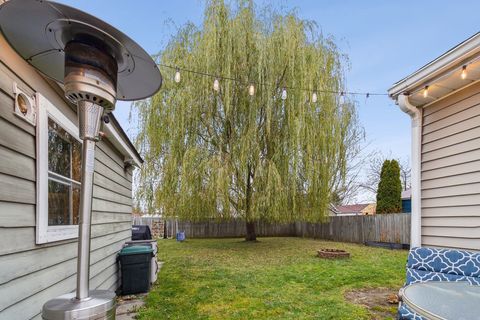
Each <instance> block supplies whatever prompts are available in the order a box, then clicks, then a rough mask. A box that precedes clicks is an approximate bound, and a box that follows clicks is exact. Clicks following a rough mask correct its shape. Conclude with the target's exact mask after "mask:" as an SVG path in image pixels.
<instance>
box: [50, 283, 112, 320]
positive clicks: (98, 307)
mask: <svg viewBox="0 0 480 320" xmlns="http://www.w3.org/2000/svg"><path fill="white" fill-rule="evenodd" d="M116 307H117V305H116V300H115V293H114V292H112V291H107V290H94V291H90V294H89V297H88V298H86V299H85V300H82V301H79V300H77V299H76V298H75V293H74V292H73V293H68V294H64V295H62V296H60V297H57V298H54V299H52V300H50V301H48V302H47V303H45V304H44V305H43V311H42V318H43V319H44V320H73V319H76V320H114V319H115V311H116Z"/></svg>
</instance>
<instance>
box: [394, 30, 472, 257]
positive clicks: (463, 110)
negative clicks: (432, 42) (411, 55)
mask: <svg viewBox="0 0 480 320" xmlns="http://www.w3.org/2000/svg"><path fill="white" fill-rule="evenodd" d="M479 56H480V33H477V34H475V35H474V36H472V37H471V38H469V39H467V40H465V41H464V42H462V43H460V44H459V45H457V46H456V47H454V48H452V49H450V50H449V51H447V52H446V53H444V54H443V55H441V56H440V57H438V58H437V59H435V60H433V61H432V62H430V63H428V64H427V65H425V66H424V67H422V68H420V69H419V70H417V71H415V72H414V73H412V74H411V75H409V76H407V77H406V78H404V79H402V80H400V81H398V82H397V83H395V84H394V85H393V86H392V87H391V88H390V89H389V94H390V96H391V97H392V99H394V100H396V101H397V104H398V105H399V107H400V108H401V110H402V111H404V112H406V113H407V114H409V115H410V116H411V118H412V217H411V219H412V235H411V237H412V239H411V245H412V247H416V246H433V247H451V248H462V249H469V250H477V251H478V250H480V227H479V226H480V82H479V80H480V60H479ZM405 135H408V133H407V132H406V133H405Z"/></svg>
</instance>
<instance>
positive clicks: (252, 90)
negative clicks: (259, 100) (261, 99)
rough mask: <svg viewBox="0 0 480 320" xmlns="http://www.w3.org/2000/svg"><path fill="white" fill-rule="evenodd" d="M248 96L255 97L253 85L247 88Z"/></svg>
mask: <svg viewBox="0 0 480 320" xmlns="http://www.w3.org/2000/svg"><path fill="white" fill-rule="evenodd" d="M248 94H249V95H251V96H253V95H255V86H254V85H253V83H251V84H250V85H249V86H248Z"/></svg>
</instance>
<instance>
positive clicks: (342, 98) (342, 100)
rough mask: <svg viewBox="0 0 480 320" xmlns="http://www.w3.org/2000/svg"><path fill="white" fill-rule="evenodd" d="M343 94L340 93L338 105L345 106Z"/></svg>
mask: <svg viewBox="0 0 480 320" xmlns="http://www.w3.org/2000/svg"><path fill="white" fill-rule="evenodd" d="M344 95H345V92H343V91H342V92H340V99H339V103H340V104H345V96H344Z"/></svg>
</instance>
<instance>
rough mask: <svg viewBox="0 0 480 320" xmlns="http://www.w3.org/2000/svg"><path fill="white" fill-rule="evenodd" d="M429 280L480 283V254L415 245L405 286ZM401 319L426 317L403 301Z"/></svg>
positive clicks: (399, 311) (410, 255) (409, 256)
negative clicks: (416, 246)
mask: <svg viewBox="0 0 480 320" xmlns="http://www.w3.org/2000/svg"><path fill="white" fill-rule="evenodd" d="M427 281H468V282H469V283H470V284H477V285H480V253H473V252H468V251H465V250H455V249H435V248H427V247H418V248H412V249H411V250H410V253H409V254H408V260H407V280H406V283H405V285H409V284H412V283H416V282H427ZM398 318H399V319H411V320H426V319H425V318H423V317H422V316H419V315H418V314H417V313H415V312H414V311H412V310H410V309H409V308H408V307H407V306H406V305H405V304H404V303H402V302H400V303H399V305H398Z"/></svg>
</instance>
